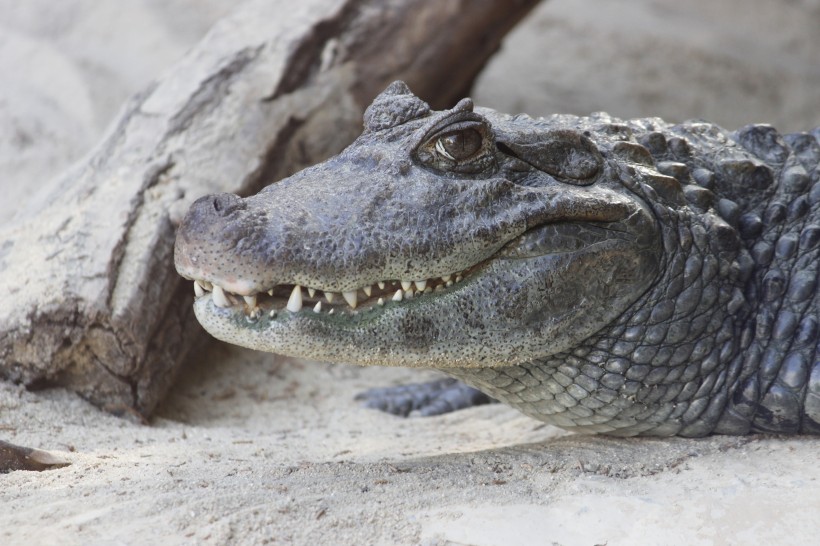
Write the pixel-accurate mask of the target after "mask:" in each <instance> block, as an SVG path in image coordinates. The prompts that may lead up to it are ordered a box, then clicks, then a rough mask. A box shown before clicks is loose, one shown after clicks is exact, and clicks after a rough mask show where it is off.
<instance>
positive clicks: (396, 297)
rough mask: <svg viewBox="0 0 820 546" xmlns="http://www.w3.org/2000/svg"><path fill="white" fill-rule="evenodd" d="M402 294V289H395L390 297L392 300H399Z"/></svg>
mask: <svg viewBox="0 0 820 546" xmlns="http://www.w3.org/2000/svg"><path fill="white" fill-rule="evenodd" d="M403 296H404V294H403V293H402V291H401V290H396V293H395V294H393V297H392V298H391V299H392V300H393V301H401V298H402V297H403Z"/></svg>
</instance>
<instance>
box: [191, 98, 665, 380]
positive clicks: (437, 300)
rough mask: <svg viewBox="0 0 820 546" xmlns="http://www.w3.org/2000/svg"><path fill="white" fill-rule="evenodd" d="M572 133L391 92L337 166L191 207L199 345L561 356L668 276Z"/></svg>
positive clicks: (627, 197) (638, 201) (644, 224)
mask: <svg viewBox="0 0 820 546" xmlns="http://www.w3.org/2000/svg"><path fill="white" fill-rule="evenodd" d="M584 133H585V131H582V130H578V131H576V130H570V129H566V128H564V126H563V125H562V124H559V123H552V122H550V121H549V120H544V119H532V118H529V117H526V116H509V115H504V114H499V113H496V112H494V111H492V110H484V109H474V108H473V104H472V102H471V101H470V100H469V99H465V100H462V101H461V102H459V103H458V105H456V106H455V107H454V108H453V109H452V110H446V111H432V110H431V109H430V108H429V107H428V106H427V104H425V103H424V102H423V101H421V100H420V99H418V98H417V97H415V96H414V95H413V94H412V93H411V92H410V90H409V89H408V88H407V86H406V85H404V84H403V83H401V82H396V83H394V84H392V85H391V86H389V87H388V88H387V90H385V91H384V92H383V93H382V94H381V95H380V96H379V97H377V98H376V100H375V101H374V103H373V104H372V105H371V106H370V107H369V108H368V109H367V111H366V113H365V130H364V133H363V134H362V135H361V136H360V137H359V138H358V139H357V140H356V141H355V142H354V143H353V144H351V145H350V146H349V147H348V148H347V149H346V150H344V151H343V152H342V153H341V154H340V155H338V156H336V157H334V158H332V159H329V160H328V161H326V162H324V163H322V164H319V165H316V166H314V167H311V168H308V169H306V170H304V171H301V172H299V173H297V174H295V175H293V176H291V177H289V178H287V179H285V180H282V181H280V182H278V183H275V184H272V185H271V186H269V187H267V188H266V189H264V190H263V191H262V192H260V193H259V194H257V195H254V196H252V197H247V198H239V197H237V196H234V195H229V194H219V195H211V196H207V197H203V198H202V199H199V200H198V201H196V202H195V203H194V204H193V206H192V207H191V209H190V211H189V212H188V214H187V216H186V217H185V219H184V221H183V223H182V225H181V227H180V230H179V233H178V236H177V241H176V248H175V261H176V267H177V271H178V272H179V273H180V274H181V275H182V276H183V277H185V278H187V279H190V280H193V281H195V289H196V292H197V298H196V302H195V312H196V316H197V318H198V319H199V321H200V322H201V324H202V325H203V326H204V327H205V329H206V330H207V331H208V332H210V333H211V334H212V335H213V336H215V337H217V338H219V339H222V340H225V341H228V342H230V343H234V344H238V345H242V346H246V347H250V348H254V349H258V350H265V351H272V352H277V353H282V354H289V355H296V356H305V357H310V358H314V359H322V360H331V361H338V362H349V363H356V364H366V365H370V364H378V365H397V366H425V367H438V368H453V367H493V366H511V365H516V364H519V363H522V362H528V361H532V360H533V359H535V358H541V357H545V356H549V355H551V354H555V353H557V352H561V351H566V350H569V349H571V348H572V347H574V346H575V345H576V344H578V343H579V342H580V341H582V340H583V339H585V338H587V337H588V336H590V335H591V334H593V333H595V332H597V331H599V330H600V329H601V328H602V327H603V326H605V325H606V324H608V323H609V322H611V321H612V320H613V319H614V318H615V317H617V316H619V315H620V314H621V313H623V312H624V310H625V309H626V308H628V307H629V306H630V305H631V304H632V303H633V302H635V301H636V300H637V299H638V298H639V297H640V296H641V295H642V294H643V293H645V292H646V291H647V289H648V288H649V287H650V286H651V285H652V284H653V283H654V282H656V280H657V277H658V274H659V271H660V270H661V268H662V263H661V262H662V260H663V259H664V257H663V252H662V242H661V237H660V235H659V229H658V226H657V221H656V219H655V215H654V214H653V213H652V211H651V209H650V208H649V207H648V206H647V204H646V199H645V198H644V197H643V196H642V195H641V191H640V184H638V183H637V182H635V180H634V176H633V175H634V171H631V174H630V172H627V169H625V168H624V163H623V162H617V161H615V160H613V159H610V158H608V157H607V153H606V151H605V150H604V151H603V152H602V150H601V149H599V146H598V144H596V142H595V141H593V138H595V135H592V134H584Z"/></svg>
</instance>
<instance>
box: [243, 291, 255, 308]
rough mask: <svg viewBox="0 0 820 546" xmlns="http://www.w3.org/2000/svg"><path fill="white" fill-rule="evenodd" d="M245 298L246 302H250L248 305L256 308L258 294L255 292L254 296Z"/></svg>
mask: <svg viewBox="0 0 820 546" xmlns="http://www.w3.org/2000/svg"><path fill="white" fill-rule="evenodd" d="M243 299H244V300H245V303H247V304H248V307H250V308H251V309H256V295H255V294H254V295H253V296H243Z"/></svg>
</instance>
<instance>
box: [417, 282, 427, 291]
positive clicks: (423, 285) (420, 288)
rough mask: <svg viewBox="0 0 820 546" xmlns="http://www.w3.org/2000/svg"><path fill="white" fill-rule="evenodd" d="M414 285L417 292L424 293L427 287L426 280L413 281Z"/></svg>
mask: <svg viewBox="0 0 820 546" xmlns="http://www.w3.org/2000/svg"><path fill="white" fill-rule="evenodd" d="M414 284H415V285H416V290H417V291H418V292H424V289H425V288H426V287H427V280H423V281H414Z"/></svg>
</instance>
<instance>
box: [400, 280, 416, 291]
mask: <svg viewBox="0 0 820 546" xmlns="http://www.w3.org/2000/svg"><path fill="white" fill-rule="evenodd" d="M411 288H413V283H412V282H410V281H401V289H402V290H404V291H405V292H407V291H408V290H410V289H411Z"/></svg>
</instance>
